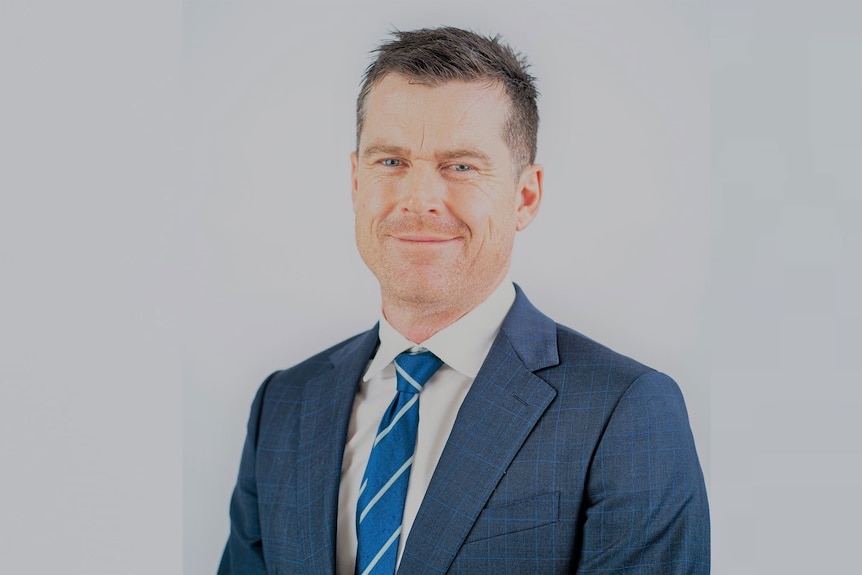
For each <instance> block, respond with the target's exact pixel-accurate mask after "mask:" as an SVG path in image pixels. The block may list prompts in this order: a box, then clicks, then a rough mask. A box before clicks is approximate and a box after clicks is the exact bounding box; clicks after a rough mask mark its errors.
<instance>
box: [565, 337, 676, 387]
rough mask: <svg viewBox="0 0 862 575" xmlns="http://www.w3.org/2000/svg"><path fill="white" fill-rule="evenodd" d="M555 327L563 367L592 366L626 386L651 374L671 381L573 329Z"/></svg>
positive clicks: (648, 367) (650, 368)
mask: <svg viewBox="0 0 862 575" xmlns="http://www.w3.org/2000/svg"><path fill="white" fill-rule="evenodd" d="M556 328H557V346H558V350H559V356H560V365H561V366H566V367H567V368H568V367H571V366H573V365H583V366H591V367H592V368H593V369H595V370H598V371H601V372H602V373H607V375H608V376H610V377H612V378H613V379H616V380H618V381H619V382H620V383H627V384H631V383H633V382H634V381H635V380H637V379H638V378H640V377H643V376H651V374H655V375H656V376H661V377H665V378H667V379H670V378H669V377H667V376H666V375H664V374H661V373H659V372H657V371H656V370H655V369H653V368H652V367H650V366H648V365H645V364H643V363H641V362H639V361H637V360H635V359H633V358H631V357H629V356H627V355H623V354H622V353H620V352H618V351H615V350H613V349H611V348H610V347H608V346H606V345H604V344H602V343H599V342H598V341H596V340H594V339H592V338H590V337H587V336H585V335H584V334H582V333H580V332H578V331H576V330H574V329H572V328H570V327H567V326H565V325H562V324H559V323H558V324H556ZM671 381H672V380H671Z"/></svg>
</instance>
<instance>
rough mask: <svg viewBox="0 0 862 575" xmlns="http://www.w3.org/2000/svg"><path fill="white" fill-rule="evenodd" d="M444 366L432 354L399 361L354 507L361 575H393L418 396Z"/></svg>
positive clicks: (405, 356) (413, 445)
mask: <svg viewBox="0 0 862 575" xmlns="http://www.w3.org/2000/svg"><path fill="white" fill-rule="evenodd" d="M441 365H443V362H442V361H441V360H440V359H439V358H438V357H437V356H436V355H434V354H433V353H431V352H430V351H423V352H422V353H412V354H411V353H402V354H401V355H399V356H398V357H396V358H395V373H396V379H397V380H398V393H397V394H396V395H395V399H393V400H392V403H391V404H389V409H387V410H386V413H384V414H383V420H382V421H381V422H380V427H379V428H378V429H377V437H376V438H375V439H374V446H373V447H372V448H371V456H370V457H369V459H368V466H367V467H366V468H365V476H364V477H363V478H362V486H361V487H360V488H359V501H358V502H357V505H356V535H357V538H358V542H359V548H358V551H357V553H356V573H357V574H358V575H383V574H386V575H392V574H393V573H395V559H396V557H397V554H398V538H399V537H400V535H401V516H402V515H404V499H405V497H406V496H407V482H408V481H409V480H410V467H411V465H412V464H413V451H414V449H415V448H416V431H417V428H418V426H419V392H420V391H421V390H422V386H423V385H425V382H426V381H428V379H429V378H430V377H431V376H432V375H433V374H434V372H435V371H437V369H438V368H439V367H440V366H441Z"/></svg>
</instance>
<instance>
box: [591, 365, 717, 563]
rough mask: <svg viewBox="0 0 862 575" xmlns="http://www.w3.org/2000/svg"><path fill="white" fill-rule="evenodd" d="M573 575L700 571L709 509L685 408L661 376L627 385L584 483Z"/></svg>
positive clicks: (707, 556)
mask: <svg viewBox="0 0 862 575" xmlns="http://www.w3.org/2000/svg"><path fill="white" fill-rule="evenodd" d="M586 497H587V504H588V506H587V509H586V521H585V523H584V527H583V532H582V535H583V538H582V540H581V541H580V543H581V545H580V548H581V549H580V562H579V565H578V570H577V573H578V574H586V573H602V574H605V575H607V574H609V573H639V574H656V575H659V574H661V575H671V574H673V575H683V574H685V575H694V574H708V573H709V571H710V540H709V537H710V533H709V507H708V503H707V498H706V487H705V485H704V481H703V473H702V471H701V468H700V463H699V462H698V459H697V453H696V451H695V446H694V439H693V437H692V434H691V429H690V427H689V422H688V414H687V413H686V409H685V403H684V401H683V397H682V394H681V392H680V390H679V388H678V387H677V385H676V383H675V382H674V381H673V380H672V379H671V378H669V377H668V376H666V375H664V374H661V373H658V372H654V371H653V372H649V373H647V374H644V375H642V376H641V377H639V378H638V379H637V380H635V381H634V382H633V383H632V384H631V386H630V387H629V388H628V389H627V390H626V392H625V393H624V394H623V396H622V397H621V399H620V401H619V402H618V403H617V405H616V406H615V408H614V412H613V413H612V415H611V416H610V419H609V421H608V424H607V427H606V429H605V431H604V433H603V435H602V438H601V440H600V442H599V445H598V447H597V449H596V452H595V455H594V457H593V461H592V464H591V468H590V471H589V477H588V481H587V493H586Z"/></svg>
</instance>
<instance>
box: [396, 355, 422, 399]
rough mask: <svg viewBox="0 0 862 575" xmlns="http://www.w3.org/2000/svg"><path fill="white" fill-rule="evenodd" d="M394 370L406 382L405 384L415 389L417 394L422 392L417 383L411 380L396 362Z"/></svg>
mask: <svg viewBox="0 0 862 575" xmlns="http://www.w3.org/2000/svg"><path fill="white" fill-rule="evenodd" d="M395 369H396V370H397V371H398V373H400V374H401V377H403V378H404V379H406V380H407V383H409V384H410V385H412V386H413V387H415V388H416V392H417V393H418V392H420V391H422V386H421V385H419V384H418V383H416V380H415V379H413V378H412V377H411V376H410V374H409V373H407V372H406V371H404V369H403V368H402V367H401V366H400V365H398V362H397V361H396V362H395Z"/></svg>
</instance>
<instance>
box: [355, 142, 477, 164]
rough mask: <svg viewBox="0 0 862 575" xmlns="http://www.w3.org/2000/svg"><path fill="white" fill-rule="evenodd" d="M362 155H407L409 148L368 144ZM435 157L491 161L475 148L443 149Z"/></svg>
mask: <svg viewBox="0 0 862 575" xmlns="http://www.w3.org/2000/svg"><path fill="white" fill-rule="evenodd" d="M362 155H363V156H372V155H392V156H407V155H409V150H408V149H407V148H402V147H401V146H389V145H385V144H380V145H372V146H368V147H367V148H365V149H364V150H362ZM437 158H438V159H440V160H456V159H460V158H470V159H474V160H480V161H482V162H485V163H488V164H490V163H492V162H491V157H490V156H488V154H486V153H485V152H482V151H479V150H477V149H475V148H456V149H453V150H445V151H443V152H441V153H439V154H437Z"/></svg>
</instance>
